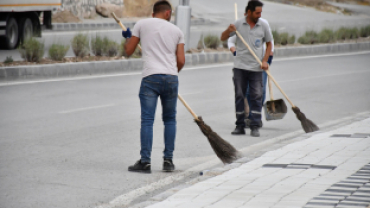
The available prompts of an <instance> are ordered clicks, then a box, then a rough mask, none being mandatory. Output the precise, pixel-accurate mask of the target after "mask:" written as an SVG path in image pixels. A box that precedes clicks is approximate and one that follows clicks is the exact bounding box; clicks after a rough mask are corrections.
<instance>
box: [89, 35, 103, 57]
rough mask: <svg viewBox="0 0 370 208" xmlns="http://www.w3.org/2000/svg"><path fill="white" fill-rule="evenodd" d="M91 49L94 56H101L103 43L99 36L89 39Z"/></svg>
mask: <svg viewBox="0 0 370 208" xmlns="http://www.w3.org/2000/svg"><path fill="white" fill-rule="evenodd" d="M91 51H92V52H93V54H94V55H95V56H102V55H103V53H104V43H103V39H102V38H101V37H100V36H96V37H95V38H92V39H91Z"/></svg>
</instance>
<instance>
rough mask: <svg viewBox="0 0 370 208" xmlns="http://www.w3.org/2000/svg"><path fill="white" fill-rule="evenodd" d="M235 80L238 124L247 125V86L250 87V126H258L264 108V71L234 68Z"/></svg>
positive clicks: (236, 123)
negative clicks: (245, 101)
mask: <svg viewBox="0 0 370 208" xmlns="http://www.w3.org/2000/svg"><path fill="white" fill-rule="evenodd" d="M233 73H234V77H233V81H234V87H235V111H236V112H235V113H236V122H235V125H236V126H242V127H245V104H244V98H245V94H246V91H247V86H249V88H250V98H251V99H250V102H251V105H250V112H251V118H250V119H251V124H250V128H252V127H254V126H258V125H259V123H260V121H261V109H262V87H263V84H262V72H253V71H248V70H243V69H237V68H233Z"/></svg>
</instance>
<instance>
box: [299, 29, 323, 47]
mask: <svg viewBox="0 0 370 208" xmlns="http://www.w3.org/2000/svg"><path fill="white" fill-rule="evenodd" d="M298 42H299V43H300V44H315V43H318V42H319V35H318V34H317V32H315V31H313V30H311V31H307V32H306V33H305V34H304V35H303V36H301V37H300V38H298Z"/></svg>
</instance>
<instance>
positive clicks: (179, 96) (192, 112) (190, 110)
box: [177, 94, 199, 121]
mask: <svg viewBox="0 0 370 208" xmlns="http://www.w3.org/2000/svg"><path fill="white" fill-rule="evenodd" d="M177 97H178V98H179V100H180V101H181V102H182V104H184V106H185V108H186V109H188V111H189V112H190V113H191V115H192V116H193V117H194V119H195V120H197V121H198V120H199V119H198V116H197V114H195V113H194V111H193V110H192V109H191V108H190V106H189V105H188V104H187V103H186V101H185V100H184V98H182V97H181V95H180V94H178V95H177Z"/></svg>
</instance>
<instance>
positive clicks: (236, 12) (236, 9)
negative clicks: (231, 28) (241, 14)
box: [235, 3, 238, 20]
mask: <svg viewBox="0 0 370 208" xmlns="http://www.w3.org/2000/svg"><path fill="white" fill-rule="evenodd" d="M235 20H238V5H237V4H236V3H235Z"/></svg>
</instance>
